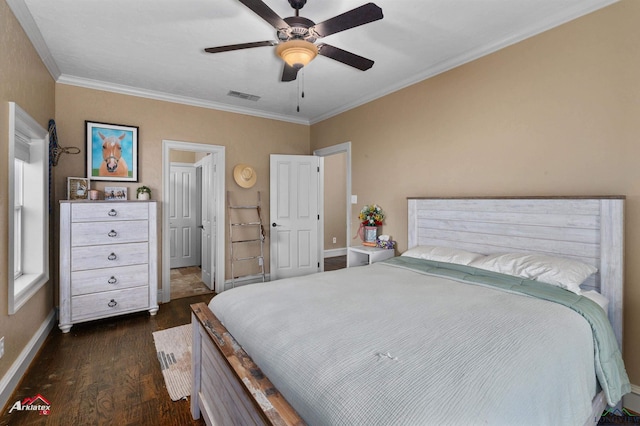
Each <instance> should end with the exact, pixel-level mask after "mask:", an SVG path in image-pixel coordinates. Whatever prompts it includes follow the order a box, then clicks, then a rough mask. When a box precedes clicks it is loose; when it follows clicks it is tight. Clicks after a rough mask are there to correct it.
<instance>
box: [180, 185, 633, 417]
mask: <svg viewBox="0 0 640 426" xmlns="http://www.w3.org/2000/svg"><path fill="white" fill-rule="evenodd" d="M623 212H624V197H555V198H542V197H527V198H523V197H521V198H466V199H460V198H450V199H442V198H440V199H428V198H411V199H409V200H408V247H410V248H411V249H410V250H408V252H407V253H405V254H406V255H407V256H399V257H395V258H392V259H390V260H388V261H385V262H381V263H377V264H373V265H370V266H366V267H359V268H349V269H346V270H341V271H332V272H325V273H321V274H314V275H311V276H307V277H303V278H290V279H285V280H279V281H275V282H272V283H268V284H260V285H254V286H245V287H241V288H238V289H234V290H232V291H229V292H225V293H222V294H221V295H218V296H216V297H215V298H214V299H213V300H212V301H211V303H210V304H209V305H206V304H196V305H193V306H192V325H193V349H192V354H193V358H192V375H193V391H192V399H191V410H192V415H193V417H194V418H199V417H200V416H202V417H203V418H204V419H205V422H206V423H207V424H224V425H227V424H229V425H230V424H242V425H245V424H276V425H280V424H282V425H287V424H305V423H309V424H515V423H518V424H527V423H530V424H576V425H582V424H596V423H597V421H598V419H599V416H600V413H601V412H602V410H603V409H604V408H605V407H606V405H607V404H608V405H615V404H616V403H618V401H619V400H620V398H621V396H622V394H624V393H626V392H628V391H629V383H628V378H627V377H626V372H624V367H623V365H622V359H621V355H620V351H619V348H620V347H621V344H622V282H623V214H624V213H623ZM433 248H435V249H433ZM433 250H436V251H437V253H442V252H444V253H454V254H455V256H454V258H447V257H446V256H445V257H444V258H443V257H440V258H438V257H437V256H436V257H433V256H432V254H433ZM427 252H428V253H429V254H428V255H427V256H424V253H427ZM465 253H470V254H469V256H470V257H469V258H468V259H467V257H466V255H465ZM503 253H509V256H512V257H510V258H509V260H510V261H511V260H513V259H514V258H516V259H518V258H526V259H528V260H530V255H532V254H533V255H534V257H535V256H540V257H543V258H547V257H550V258H553V259H556V258H560V259H563V262H564V261H566V262H569V263H570V264H571V266H574V264H575V265H581V266H580V268H582V267H584V266H585V265H586V267H585V268H583V269H586V271H582V270H580V268H578V270H579V272H581V273H584V274H583V275H579V274H578V276H579V280H580V281H579V282H578V284H580V287H581V289H579V290H576V289H571V290H572V291H568V290H566V289H565V288H560V286H558V285H549V284H546V282H547V281H548V282H552V281H553V279H547V277H546V276H545V283H541V282H540V281H539V280H538V279H537V278H535V277H533V278H532V277H530V276H528V275H527V277H526V278H523V277H522V276H519V277H512V276H510V275H508V274H505V273H504V271H503V270H501V269H498V270H496V269H493V270H491V268H492V267H494V266H496V265H498V266H500V267H502V266H503V265H504V264H505V263H504V262H503V260H504V259H503V258H502V254H503ZM409 254H411V255H412V256H409ZM476 255H477V256H476ZM496 259H497V260H498V261H499V262H497V263H496ZM535 259H537V258H535ZM492 262H493V263H492ZM511 263H513V262H511ZM519 265H520V264H519ZM529 266H530V265H529ZM589 268H591V269H592V270H595V269H596V268H597V272H596V273H590V270H589ZM565 270H566V269H565ZM565 270H563V271H562V273H563V274H564V273H565ZM573 270H574V269H571V271H573ZM529 271H530V268H528V269H527V273H529ZM545 271H546V270H545ZM545 273H547V272H545ZM565 278H566V277H565V275H563V276H562V280H560V282H561V284H562V285H561V286H563V285H564V282H565V281H564V280H565ZM583 278H584V280H583ZM574 281H575V280H574ZM572 285H577V284H575V283H574V284H572ZM593 291H597V292H599V293H601V294H602V295H603V296H605V297H606V301H607V302H608V305H607V304H604V305H603V306H604V307H605V309H607V311H608V312H607V314H606V315H605V313H604V311H603V310H602V308H601V305H599V304H598V303H596V301H594V300H596V299H593V298H588V297H585V296H584V295H582V294H583V293H586V292H593ZM576 292H578V293H581V294H577V293H576ZM214 312H215V314H214ZM594 354H595V356H594ZM594 366H595V368H594Z"/></svg>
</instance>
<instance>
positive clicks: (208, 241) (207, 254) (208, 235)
mask: <svg viewBox="0 0 640 426" xmlns="http://www.w3.org/2000/svg"><path fill="white" fill-rule="evenodd" d="M212 158H213V155H207V156H206V157H204V158H203V159H202V160H200V161H199V162H198V163H197V165H198V166H199V167H200V170H201V194H202V206H201V208H202V213H201V217H202V220H201V223H200V232H201V247H202V249H201V256H202V263H201V266H200V267H201V270H202V278H201V280H202V282H203V283H204V284H205V285H206V286H207V287H209V288H210V289H211V290H213V289H214V279H213V276H214V270H215V262H214V259H215V246H216V245H215V241H214V240H215V226H214V225H215V223H214V217H215V214H214V211H213V210H214V208H213V206H214V205H215V204H214V203H215V202H217V200H215V199H214V198H215V193H214V191H213V188H214V187H215V185H214V182H215V181H214V179H215V168H214V165H213V159H212Z"/></svg>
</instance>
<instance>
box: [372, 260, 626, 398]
mask: <svg viewBox="0 0 640 426" xmlns="http://www.w3.org/2000/svg"><path fill="white" fill-rule="evenodd" d="M384 263H385V264H387V265H390V266H396V267H402V268H408V269H411V270H414V271H418V272H422V273H426V274H432V275H438V276H442V277H447V278H451V279H455V280H458V281H462V282H469V283H476V284H481V285H485V286H490V287H495V288H500V289H503V290H507V291H512V292H516V293H520V294H525V295H529V296H533V297H536V298H538V299H543V300H548V301H551V302H555V303H559V304H561V305H564V306H566V307H568V308H570V309H572V310H574V311H575V312H577V313H579V314H580V315H582V317H583V318H584V319H585V320H586V321H587V322H588V323H589V325H590V326H591V330H592V331H593V340H594V348H595V366H596V376H597V377H598V381H599V382H600V386H601V387H602V389H603V390H604V392H605V395H606V397H607V403H608V404H609V405H610V406H614V405H616V404H617V403H618V401H620V399H621V398H622V396H623V395H624V394H626V393H629V392H631V385H630V382H629V377H628V376H627V372H626V370H625V368H624V363H623V361H622V355H621V353H620V350H619V348H618V344H617V341H616V338H615V335H614V332H613V329H612V327H611V323H610V322H609V319H608V318H607V315H606V314H605V312H604V311H603V310H602V308H600V306H598V305H597V304H596V303H595V302H593V301H592V300H590V299H588V298H586V297H583V296H580V295H578V294H575V293H572V292H569V291H567V290H564V289H561V288H559V287H556V286H552V285H549V284H545V283H541V282H539V281H533V280H528V279H525V278H518V277H512V276H509V275H504V274H499V273H495V272H491V271H485V270H482V269H478V268H473V267H470V266H464V265H455V264H451V263H441V262H433V261H427V260H422V259H414V258H410V257H394V258H392V259H389V260H386V261H385V262H384Z"/></svg>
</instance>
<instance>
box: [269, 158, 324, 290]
mask: <svg viewBox="0 0 640 426" xmlns="http://www.w3.org/2000/svg"><path fill="white" fill-rule="evenodd" d="M270 178H271V181H270V219H271V224H270V226H271V228H270V229H271V238H270V246H269V247H270V256H271V261H270V266H271V271H270V274H271V280H276V279H280V278H287V277H295V276H300V275H307V274H312V273H315V272H318V271H319V270H320V263H319V259H320V256H319V249H318V247H319V245H318V238H319V234H318V229H319V228H318V227H319V221H320V216H319V208H318V194H319V192H318V188H319V185H320V158H319V157H316V156H313V155H308V156H307V155H271V161H270Z"/></svg>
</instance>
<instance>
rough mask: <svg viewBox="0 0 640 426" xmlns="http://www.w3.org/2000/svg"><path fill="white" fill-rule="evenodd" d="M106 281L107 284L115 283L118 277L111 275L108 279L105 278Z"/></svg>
mask: <svg viewBox="0 0 640 426" xmlns="http://www.w3.org/2000/svg"><path fill="white" fill-rule="evenodd" d="M107 282H108V283H109V284H115V283H117V282H118V279H117V278H116V277H111V278H109V279H108V280H107Z"/></svg>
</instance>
